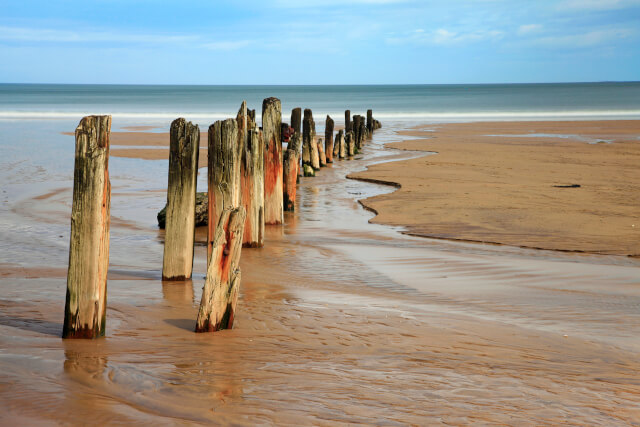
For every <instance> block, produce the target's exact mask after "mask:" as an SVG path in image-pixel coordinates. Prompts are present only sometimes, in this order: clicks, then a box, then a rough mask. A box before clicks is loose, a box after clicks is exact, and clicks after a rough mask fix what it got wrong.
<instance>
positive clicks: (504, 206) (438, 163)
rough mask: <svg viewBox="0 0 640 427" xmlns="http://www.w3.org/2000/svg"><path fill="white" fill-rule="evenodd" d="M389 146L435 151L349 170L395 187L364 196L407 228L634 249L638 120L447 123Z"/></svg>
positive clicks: (639, 235) (639, 197)
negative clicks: (395, 189)
mask: <svg viewBox="0 0 640 427" xmlns="http://www.w3.org/2000/svg"><path fill="white" fill-rule="evenodd" d="M400 134H401V135H407V136H411V137H414V138H413V139H410V140H407V141H402V142H399V143H394V144H391V145H390V146H391V147H394V148H399V149H402V150H418V151H426V152H432V153H437V154H435V155H429V156H425V157H421V158H417V159H412V160H409V161H405V162H395V163H385V164H380V165H375V166H372V167H371V168H369V169H368V170H367V171H366V172H362V173H357V174H353V175H352V177H357V178H365V179H372V180H382V181H387V182H393V183H396V184H398V185H400V186H401V189H399V190H398V191H395V192H393V193H390V194H384V195H380V196H377V197H374V198H371V199H367V200H366V201H364V203H365V205H366V206H367V207H369V208H372V209H374V210H375V211H376V212H378V214H379V215H378V216H377V217H376V218H375V219H374V220H373V221H374V222H379V223H384V224H392V225H402V226H406V227H407V229H408V231H409V232H410V233H412V234H416V235H420V236H428V237H436V238H446V239H456V240H467V241H478V242H489V243H501V244H507V245H514V246H525V247H531V248H543V249H554V250H564V251H576V252H582V251H584V252H594V253H603V254H619V255H631V256H640V168H639V167H638V165H640V121H591V122H502V123H490V122H487V123H452V124H441V125H429V126H419V127H417V128H416V129H414V130H410V131H403V132H400Z"/></svg>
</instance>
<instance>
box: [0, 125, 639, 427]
mask: <svg viewBox="0 0 640 427" xmlns="http://www.w3.org/2000/svg"><path fill="white" fill-rule="evenodd" d="M637 124H638V122H637V121H635V122H622V121H621V122H615V121H606V122H598V123H596V122H574V123H564V124H563V123H555V124H553V123H552V124H549V123H547V124H539V123H525V124H523V123H513V122H503V123H464V124H434V123H422V124H420V123H417V124H415V123H412V124H404V123H384V122H383V126H384V127H383V128H382V129H381V130H379V131H377V132H376V133H375V134H374V137H373V139H372V140H371V141H369V142H368V143H367V144H366V145H365V148H364V149H363V151H362V153H360V154H358V155H357V156H355V158H354V159H353V160H343V161H336V162H334V163H333V164H332V165H330V166H329V167H327V168H323V169H322V170H321V171H319V173H318V174H317V175H318V176H317V177H315V178H303V179H302V180H301V183H300V184H299V186H298V194H297V209H296V211H295V212H291V213H289V212H287V213H286V214H285V224H284V225H283V226H268V227H267V229H266V236H265V246H264V248H260V249H244V250H243V252H242V259H241V269H242V283H241V288H240V299H239V303H238V314H237V318H236V322H235V325H234V329H232V330H226V331H221V332H217V333H214V334H195V333H194V332H193V328H194V326H195V318H196V314H197V308H198V304H199V300H200V295H201V289H202V285H203V282H204V273H205V254H206V247H205V246H204V235H203V231H202V230H198V232H197V239H196V240H197V242H198V243H197V245H196V253H195V259H194V275H193V278H192V280H189V281H186V282H178V283H169V282H162V280H161V268H162V251H163V239H164V232H163V231H162V230H159V229H158V228H157V224H156V220H155V215H156V213H157V211H158V210H160V209H161V208H162V207H163V206H164V203H165V201H166V160H154V159H162V158H164V159H166V156H165V153H166V152H167V151H168V150H167V149H166V148H165V147H166V146H167V144H168V140H167V139H166V138H165V136H164V135H166V134H164V132H166V131H165V130H164V129H162V127H158V126H155V127H154V126H153V125H149V126H151V128H149V127H146V126H148V125H147V124H146V123H138V124H134V125H135V126H142V127H141V128H136V129H117V130H115V131H114V132H113V133H112V141H111V143H112V147H111V150H112V151H111V154H112V158H111V160H110V162H111V164H110V168H111V171H112V198H111V206H112V222H111V249H110V268H109V282H108V308H107V333H106V337H105V338H104V339H99V340H93V341H84V340H61V339H60V333H61V329H62V319H63V310H64V292H65V285H66V263H67V259H66V257H67V256H68V241H69V213H70V202H71V185H70V180H69V177H68V176H67V177H62V178H57V175H56V178H55V179H53V178H51V176H53V175H52V173H51V172H49V175H48V176H49V177H50V178H49V179H48V180H47V179H46V177H47V172H46V171H45V172H43V177H44V178H38V175H35V176H34V177H32V178H31V179H27V180H18V179H9V178H7V181H6V182H7V183H8V184H9V185H7V187H6V190H5V189H3V191H4V193H3V196H4V198H5V199H4V200H3V202H4V203H3V204H2V210H1V216H0V218H2V228H1V229H0V232H2V235H3V239H2V243H1V246H0V249H1V250H2V253H3V262H2V264H0V289H1V290H2V291H1V292H2V293H1V294H0V304H1V306H0V307H1V312H0V313H1V314H0V330H1V331H2V333H1V334H0V349H1V353H0V372H2V379H1V380H0V397H1V399H2V402H3V404H2V407H3V409H4V410H3V412H2V414H0V421H1V422H2V423H3V424H16V423H20V424H35V423H45V422H52V423H69V424H77V423H83V422H86V420H88V419H90V420H92V421H93V422H96V423H108V424H113V423H127V424H145V423H154V424H159V425H165V424H166V425H174V424H183V423H185V424H188V423H195V424H211V423H214V424H218V425H234V424H277V425H283V424H284V425H348V424H368V425H370V424H376V425H425V424H432V423H450V424H468V423H491V424H495V423H502V424H519V423H532V424H559V423H565V424H567V423H568V424H576V425H578V424H601V425H627V424H630V423H633V422H636V421H637V420H638V419H640V412H639V410H638V406H637V399H638V396H639V395H640V383H639V382H638V380H637V372H638V371H639V369H640V366H639V363H638V353H639V352H640V341H639V340H638V338H637V337H638V334H639V332H640V314H639V313H638V310H637V307H638V304H640V287H639V286H638V285H639V284H640V269H639V268H638V267H640V261H638V259H637V258H633V257H629V256H627V255H632V254H637V251H636V250H635V249H634V248H637V246H635V247H634V239H633V236H634V234H632V233H634V232H635V231H633V230H630V229H631V227H630V225H631V224H629V229H628V230H627V231H626V232H625V231H624V229H622V228H621V229H618V228H617V224H626V222H625V221H627V222H628V219H630V218H633V217H634V211H633V207H634V206H635V207H636V210H635V215H636V216H635V218H636V219H637V206H638V205H637V203H636V204H635V205H634V204H633V203H634V202H633V200H634V199H633V197H635V198H636V199H635V200H637V194H638V193H637V192H635V193H633V192H632V191H630V195H629V196H628V200H626V199H625V198H624V197H623V194H622V193H624V192H625V191H626V190H627V187H622V188H621V187H620V186H621V185H622V184H619V181H620V180H619V179H607V180H606V185H607V189H611V191H610V193H612V194H613V195H614V196H616V195H617V196H618V197H616V198H615V200H614V202H615V201H617V202H616V203H611V202H610V201H608V200H607V203H606V205H605V204H604V203H598V200H597V195H598V194H602V193H596V194H595V195H594V194H591V192H592V191H594V190H593V189H592V187H593V186H595V185H596V183H598V185H604V184H603V180H604V179H603V178H602V177H601V176H597V175H594V174H593V173H592V172H591V169H589V162H591V161H593V159H594V158H595V159H597V161H598V162H599V163H596V165H597V168H598V169H600V168H605V169H606V171H607V172H606V174H608V176H613V177H617V176H618V175H615V174H621V175H620V176H623V177H626V178H628V181H629V182H628V185H629V186H630V187H628V189H629V190H634V189H637V186H638V180H637V175H635V174H637V172H636V171H633V170H629V169H628V163H627V162H633V159H634V158H635V159H637V157H633V156H637V153H638V145H639V142H637V141H634V140H633V139H629V137H628V135H635V136H636V137H637V136H638V132H637V129H638V125H637ZM552 125H554V126H557V127H556V128H554V127H553V126H552ZM5 126H6V125H5ZM12 126H13V127H15V126H18V127H19V126H23V127H24V129H25V130H24V132H25V134H27V132H28V128H29V126H32V124H31V123H19V124H18V125H16V124H15V123H12ZM589 126H596V127H598V126H599V129H600V130H598V131H597V132H596V131H589V132H587V131H585V130H584V129H587V128H588V127H589ZM165 129H166V128H165ZM202 130H203V129H202V127H201V132H202ZM154 133H155V136H154ZM319 133H321V132H319ZM530 133H545V134H547V133H550V134H559V133H562V134H563V135H564V134H565V133H566V134H577V135H583V136H585V137H588V138H589V140H588V141H574V140H573V139H571V138H564V137H563V138H549V137H547V136H545V137H514V138H510V137H490V138H486V137H484V136H483V135H486V134H491V135H497V134H500V135H503V134H517V135H521V134H530ZM58 135H59V137H56V138H58V139H57V140H56V141H58V142H56V147H57V149H58V150H62V153H63V155H65V156H67V155H71V157H72V156H73V150H72V149H73V138H72V137H71V136H69V135H60V134H59V132H58ZM410 135H412V136H410ZM431 136H437V138H430V139H425V138H426V137H431ZM600 138H603V139H607V140H609V139H610V140H612V142H611V143H606V144H597V141H595V142H596V144H589V142H591V140H592V139H597V140H599V139H600ZM485 139H489V141H485ZM203 141H206V133H202V135H201V146H203ZM465 141H474V143H473V144H467V145H465ZM386 144H390V145H388V146H386V147H385V145H386ZM132 147H134V148H132ZM135 147H137V148H135ZM390 147H397V148H401V150H397V149H395V148H390ZM559 150H561V153H562V154H558V153H559V152H560V151H559ZM590 150H597V151H596V153H592V152H591V151H590ZM607 150H608V151H607ZM425 151H427V152H432V151H437V152H438V154H436V155H426V156H425ZM569 153H571V156H569ZM163 156H164V157H163ZM523 156H531V157H530V158H529V159H530V160H528V161H529V162H530V161H539V162H541V164H546V165H547V168H546V169H544V168H533V167H532V168H531V169H529V170H525V171H523V173H521V174H516V173H513V172H511V173H508V172H507V171H508V170H509V168H512V169H513V170H515V169H521V168H523V163H518V162H519V161H520V160H522V161H523V162H524V159H522V157H523ZM567 157H569V158H568V159H567ZM203 158H204V159H205V160H206V151H204V150H202V151H201V152H200V161H201V162H202V160H203ZM559 158H564V159H565V160H564V161H563V162H562V167H559V166H557V164H554V163H553V162H552V161H550V160H549V159H556V160H557V159H559ZM491 162H493V163H491ZM580 162H582V164H579V163H580ZM69 164H71V166H72V162H67V163H66V166H67V167H68V166H69ZM635 164H637V162H636V163H635ZM11 165H13V163H12V164H11ZM201 165H202V163H201ZM479 165H480V166H479ZM507 165H508V166H507ZM11 168H13V169H11ZM20 168H23V166H22V163H16V164H15V166H11V167H10V168H9V172H10V173H12V174H14V175H15V171H17V170H20ZM490 168H494V169H495V173H494V175H495V176H492V175H491V174H490V172H489V169H490ZM584 168H586V170H587V172H584V171H583V170H582V169H584ZM5 169H6V168H5ZM365 169H366V171H365ZM476 169H478V170H476ZM533 169H535V170H533ZM163 170H164V173H163V172H162V171H163ZM447 171H448V172H447ZM524 172H526V173H524ZM551 172H554V173H555V174H554V175H551V176H550V174H551ZM447 173H449V175H448V176H447ZM611 174H613V175H611ZM346 176H352V177H359V178H363V177H364V178H366V179H369V180H370V181H385V182H388V183H390V182H393V183H398V184H400V185H401V188H400V189H397V188H395V187H393V186H390V185H380V184H376V183H374V182H364V181H360V180H355V179H347V178H346ZM488 176H490V177H491V181H488V178H487V177H488ZM205 178H206V169H201V170H200V174H199V181H198V185H199V191H204V188H205V187H204V186H203V185H202V183H203V181H204V179H205ZM487 183H489V184H490V187H491V189H492V190H493V189H495V190H497V191H490V192H488V191H486V187H487V186H488V185H489V184H487ZM565 184H579V185H580V187H579V188H558V187H553V185H565ZM427 185H429V186H430V187H427ZM444 186H446V188H447V192H446V193H450V195H449V194H444V193H445V192H444V191H443V190H442V189H443V188H444ZM483 188H484V189H483ZM506 188H510V189H511V191H510V192H508V193H506V192H505V191H506V190H505V189H506ZM582 190H585V191H584V192H587V196H589V195H590V196H589V197H587V196H584V195H583V196H581V197H584V198H583V199H580V200H572V199H571V197H570V196H564V194H567V193H566V192H575V191H582ZM600 191H604V190H603V189H600ZM465 192H469V193H474V194H473V197H471V195H469V199H466V202H465V203H462V202H460V201H459V200H458V199H460V198H461V197H462V196H461V195H462V194H464V193H465ZM553 192H562V193H561V194H563V196H557V197H556V198H555V199H554V198H552V195H553V194H554V193H553ZM407 193H408V194H407ZM483 194H484V195H485V197H486V198H488V199H489V201H490V206H491V208H492V209H493V210H494V213H486V214H485V216H482V217H475V218H473V217H472V215H476V216H477V215H478V212H483V211H487V210H488V209H487V208H486V205H482V203H481V202H483V200H482V199H483V198H485V197H482V195H483ZM488 194H489V195H491V196H490V197H489V196H488ZM496 194H497V195H496ZM544 194H547V197H548V198H549V200H546V201H545V202H544V203H542V202H541V200H544V199H545V198H544V197H543V195H544ZM568 194H575V193H568ZM580 194H582V193H580ZM433 197H437V202H438V207H437V208H435V207H434V206H433V204H431V203H429V201H430V200H431V199H432V198H433ZM512 198H513V199H512ZM513 200H516V202H514V201H513ZM523 200H525V201H526V200H530V204H525V205H524V207H525V208H526V210H527V211H531V216H536V217H537V216H539V215H546V216H544V218H548V217H549V218H551V219H550V220H548V221H545V224H547V223H548V224H549V225H550V226H551V225H553V226H554V227H555V226H557V225H558V222H553V221H552V219H553V218H554V212H549V211H555V210H557V209H558V208H556V206H558V204H561V206H562V209H564V210H565V211H566V215H568V220H569V221H568V222H575V221H578V220H580V221H582V218H583V216H582V215H585V216H586V218H587V219H585V221H588V218H589V216H588V215H590V214H585V213H581V212H579V211H578V210H576V211H571V208H575V207H576V206H577V205H578V204H579V203H590V204H585V205H584V206H583V210H584V211H588V212H591V211H594V210H595V211H596V212H599V213H600V214H602V215H604V214H607V215H610V218H612V221H614V222H615V224H612V225H610V227H608V228H604V229H603V232H602V233H600V234H599V235H598V237H599V239H598V240H594V241H593V242H591V243H592V244H593V246H589V245H588V243H590V242H589V241H588V240H589V239H590V237H588V235H587V233H586V231H585V232H583V233H582V234H580V230H579V227H575V228H570V227H565V228H566V230H561V229H558V228H550V229H551V230H552V231H553V232H552V233H551V232H547V231H545V228H544V227H543V226H542V225H540V224H538V223H536V222H535V221H533V220H531V219H528V218H527V217H526V216H524V215H520V216H518V218H517V219H518V220H517V221H516V220H512V221H506V220H503V222H502V223H497V222H495V216H496V213H495V212H499V211H504V210H505V209H507V208H510V207H511V208H514V207H519V206H520V205H521V203H524V201H523ZM600 200H602V199H600ZM358 201H361V203H363V204H364V205H366V206H368V207H369V208H372V209H375V210H376V211H377V212H378V215H377V216H375V214H374V213H371V212H368V211H367V210H366V209H365V208H364V207H363V206H361V205H360V204H359V203H358ZM454 202H458V203H461V204H464V205H466V206H468V207H469V209H470V211H467V212H465V211H464V209H462V207H463V206H455V205H454ZM416 204H419V205H420V210H419V211H418V212H419V213H420V215H416V214H415V212H416V207H415V206H416ZM523 209H524V208H523ZM511 210H513V209H511ZM609 210H610V211H611V212H610V213H609ZM429 215H439V220H440V221H443V219H442V218H443V217H444V218H447V223H442V222H438V221H436V220H433V218H432V217H431V216H429ZM466 215H470V216H466ZM513 215H515V214H514V212H510V211H509V210H507V212H506V213H505V212H503V217H507V218H509V217H511V216H513ZM607 218H609V217H607ZM492 220H493V222H492ZM617 221H619V222H617ZM370 222H371V223H370ZM381 223H384V224H392V226H387V225H381ZM478 224H481V225H482V227H480V226H478ZM586 224H587V225H588V226H590V224H591V223H588V222H587V223H586ZM632 224H633V222H632ZM427 225H429V226H430V225H434V228H435V229H436V230H438V232H437V234H436V233H433V232H432V231H429V230H427V231H425V230H426V226H427ZM454 225H455V226H454ZM500 225H501V226H500ZM543 225H544V224H543ZM517 227H520V228H517ZM443 230H444V231H443ZM523 230H524V231H523ZM576 230H577V231H576ZM605 231H607V233H605ZM470 232H475V233H478V234H467V233H470ZM560 232H563V233H565V234H560ZM545 233H546V234H545ZM572 233H573V234H572ZM625 233H628V234H625ZM413 234H417V235H420V234H422V235H425V236H429V235H433V237H442V238H444V239H431V238H424V237H419V236H416V235H413ZM551 234H552V235H551ZM478 236H480V237H478ZM509 239H511V240H509ZM580 239H582V240H580ZM460 240H462V241H460ZM464 240H474V241H486V242H492V243H502V244H501V245H494V244H482V243H469V242H465V241H464ZM566 240H571V246H567V245H566ZM636 242H637V240H636ZM635 244H636V245H637V243H635ZM521 246H529V247H541V248H546V249H561V250H563V251H565V250H568V251H578V250H580V251H584V252H585V253H570V252H569V253H567V252H562V251H553V250H538V249H530V248H523V247H521Z"/></svg>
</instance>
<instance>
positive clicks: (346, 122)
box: [344, 110, 351, 135]
mask: <svg viewBox="0 0 640 427" xmlns="http://www.w3.org/2000/svg"><path fill="white" fill-rule="evenodd" d="M350 130H351V111H350V110H344V133H345V135H346V134H347V132H349V131H350Z"/></svg>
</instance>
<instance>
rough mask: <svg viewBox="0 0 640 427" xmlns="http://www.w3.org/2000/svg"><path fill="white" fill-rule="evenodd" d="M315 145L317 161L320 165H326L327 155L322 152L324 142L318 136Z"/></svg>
mask: <svg viewBox="0 0 640 427" xmlns="http://www.w3.org/2000/svg"><path fill="white" fill-rule="evenodd" d="M316 147H318V162H319V163H320V167H325V166H327V156H326V154H325V152H324V144H323V143H322V138H318V142H317V143H316Z"/></svg>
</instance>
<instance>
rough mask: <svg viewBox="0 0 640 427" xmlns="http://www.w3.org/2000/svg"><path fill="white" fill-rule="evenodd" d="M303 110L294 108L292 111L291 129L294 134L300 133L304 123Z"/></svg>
mask: <svg viewBox="0 0 640 427" xmlns="http://www.w3.org/2000/svg"><path fill="white" fill-rule="evenodd" d="M301 117H302V110H301V109H300V108H294V109H293V110H291V127H292V128H293V132H294V133H300V124H301V123H302V120H301Z"/></svg>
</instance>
